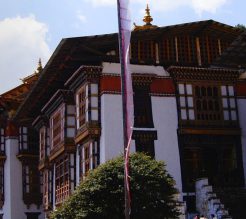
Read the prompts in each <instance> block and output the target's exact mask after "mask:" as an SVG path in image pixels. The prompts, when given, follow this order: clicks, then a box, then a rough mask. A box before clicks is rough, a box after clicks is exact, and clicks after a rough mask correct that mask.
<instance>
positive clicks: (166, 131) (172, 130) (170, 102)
mask: <svg viewBox="0 0 246 219" xmlns="http://www.w3.org/2000/svg"><path fill="white" fill-rule="evenodd" d="M151 101H152V112H153V120H154V127H155V129H156V130H157V138H158V139H157V140H156V141H155V158H156V160H163V161H164V162H165V163H166V165H167V170H168V172H169V173H170V174H171V176H172V177H173V178H174V180H175V181H176V186H177V188H178V190H179V191H180V192H181V194H182V181H181V168H180V156H179V146H178V136H177V127H178V118H177V105H176V100H175V97H155V96H153V97H152V98H151Z"/></svg>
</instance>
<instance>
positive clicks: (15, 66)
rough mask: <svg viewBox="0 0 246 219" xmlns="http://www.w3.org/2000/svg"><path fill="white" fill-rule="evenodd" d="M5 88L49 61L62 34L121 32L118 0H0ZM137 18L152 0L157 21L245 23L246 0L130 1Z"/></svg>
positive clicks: (0, 87) (1, 88) (0, 65)
mask: <svg viewBox="0 0 246 219" xmlns="http://www.w3.org/2000/svg"><path fill="white" fill-rule="evenodd" d="M0 1H2V2H1V8H0V74H1V80H0V93H2V92H5V91H6V90H8V89H10V88H11V87H13V86H16V85H18V84H19V83H20V81H19V79H20V78H23V77H25V76H27V75H29V74H32V73H33V71H34V70H35V68H36V66H37V61H38V58H39V57H41V58H42V60H43V62H44V63H46V62H47V60H48V59H49V57H50V55H51V54H52V52H53V51H54V49H55V48H56V46H57V45H58V43H59V42H60V40H61V39H62V38H66V37H76V36H85V35H94V34H104V33H112V32H116V31H117V28H118V27H117V24H118V23H117V10H116V4H115V3H116V0H8V1H4V0H0ZM130 2H131V4H130V9H131V15H132V16H131V18H132V22H135V23H137V24H142V18H143V15H144V9H145V6H146V3H149V5H150V9H151V14H152V16H153V18H154V22H153V24H156V25H158V26H166V25H172V24H178V23H184V22H192V21H197V20H206V19H214V20H216V21H219V22H222V23H226V24H229V25H232V26H234V25H236V24H246V13H245V8H246V1H245V0H171V1H170V0H130Z"/></svg>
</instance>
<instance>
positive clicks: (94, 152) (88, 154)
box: [79, 141, 100, 180]
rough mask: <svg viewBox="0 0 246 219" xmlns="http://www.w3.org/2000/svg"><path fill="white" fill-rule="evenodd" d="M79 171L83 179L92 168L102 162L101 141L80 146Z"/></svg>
mask: <svg viewBox="0 0 246 219" xmlns="http://www.w3.org/2000/svg"><path fill="white" fill-rule="evenodd" d="M79 156H80V163H79V172H80V179H81V180H83V179H84V178H85V177H86V176H87V174H88V172H89V171H90V170H91V169H95V168H96V167H97V166H98V165H99V163H100V159H99V156H100V151H99V142H98V141H91V142H87V143H86V144H83V145H81V146H80V147H79Z"/></svg>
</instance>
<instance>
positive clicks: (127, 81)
mask: <svg viewBox="0 0 246 219" xmlns="http://www.w3.org/2000/svg"><path fill="white" fill-rule="evenodd" d="M117 6H118V21H119V48H120V62H121V92H122V104H123V106H122V108H123V132H124V150H125V153H124V154H125V192H126V193H127V194H125V205H126V214H130V200H131V199H130V183H129V152H130V143H131V136H132V127H133V115H134V114H133V90H132V78H131V72H130V68H129V48H130V39H131V20H130V13H129V0H117ZM126 218H128V217H127V216H126Z"/></svg>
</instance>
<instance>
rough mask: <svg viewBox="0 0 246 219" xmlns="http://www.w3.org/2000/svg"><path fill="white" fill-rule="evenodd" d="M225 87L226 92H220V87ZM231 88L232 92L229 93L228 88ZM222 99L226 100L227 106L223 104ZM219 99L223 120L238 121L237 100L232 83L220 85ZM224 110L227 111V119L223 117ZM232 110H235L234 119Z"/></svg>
mask: <svg viewBox="0 0 246 219" xmlns="http://www.w3.org/2000/svg"><path fill="white" fill-rule="evenodd" d="M223 87H225V89H226V90H225V91H226V93H225V94H223V93H222V89H223ZM230 88H231V89H232V92H233V94H230V91H229V89H230ZM223 99H224V100H226V102H227V107H225V106H224V105H223ZM221 100H222V110H223V116H224V120H225V121H238V111H237V101H236V97H235V89H234V86H233V85H222V86H221ZM231 100H233V101H234V106H232V102H231ZM225 111H228V119H225ZM232 112H235V119H233V116H232Z"/></svg>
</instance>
